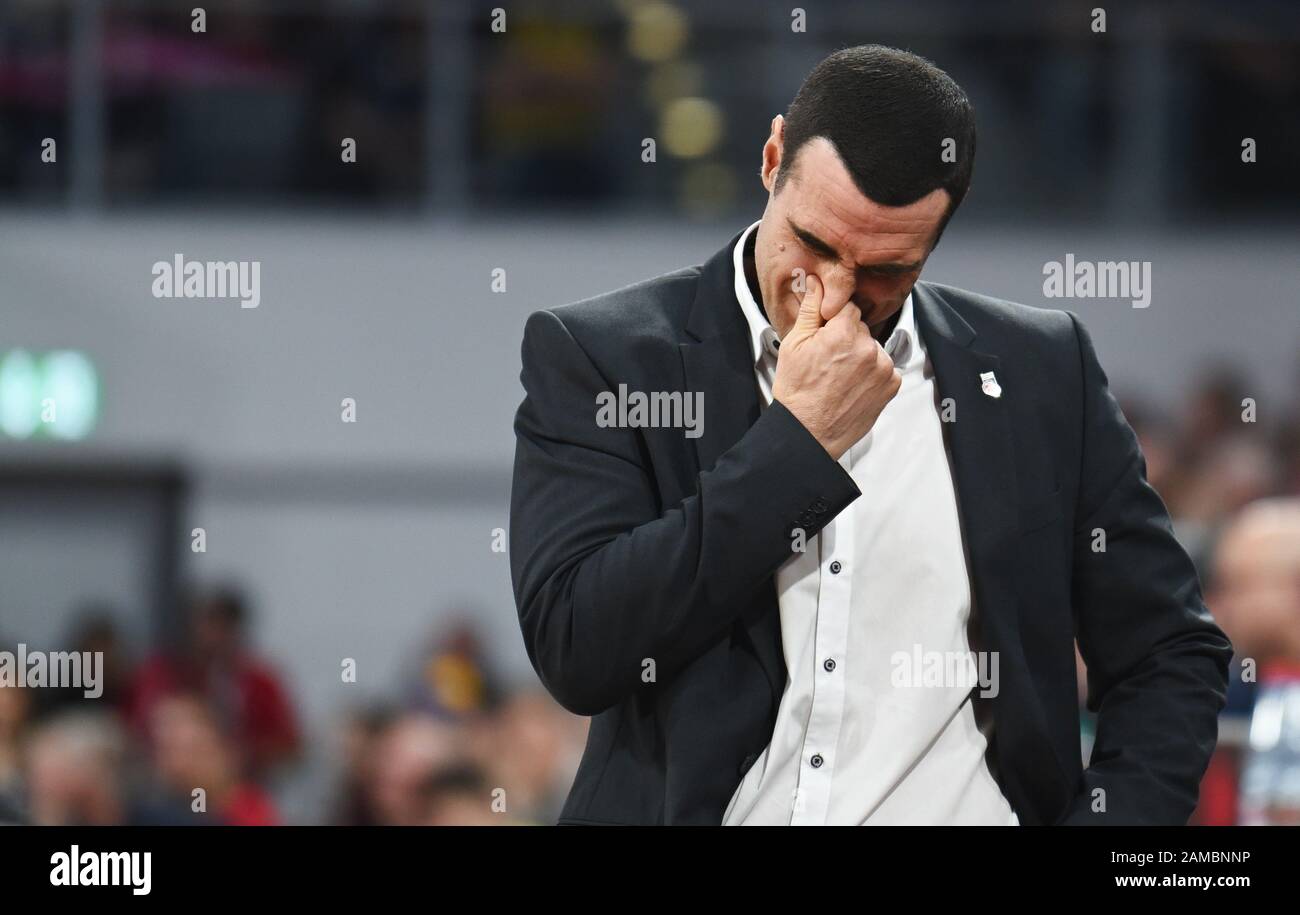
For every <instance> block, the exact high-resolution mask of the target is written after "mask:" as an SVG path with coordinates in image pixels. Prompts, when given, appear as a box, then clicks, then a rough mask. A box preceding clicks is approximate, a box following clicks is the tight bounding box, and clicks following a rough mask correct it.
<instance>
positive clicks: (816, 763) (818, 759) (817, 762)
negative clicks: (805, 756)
mask: <svg viewBox="0 0 1300 915" xmlns="http://www.w3.org/2000/svg"><path fill="white" fill-rule="evenodd" d="M825 761H826V760H824V759H822V755H821V754H820V753H814V754H813V757H812V759H810V760H808V762H810V763H812V767H813V768H814V769H820V768H821V767H822V763H823V762H825Z"/></svg>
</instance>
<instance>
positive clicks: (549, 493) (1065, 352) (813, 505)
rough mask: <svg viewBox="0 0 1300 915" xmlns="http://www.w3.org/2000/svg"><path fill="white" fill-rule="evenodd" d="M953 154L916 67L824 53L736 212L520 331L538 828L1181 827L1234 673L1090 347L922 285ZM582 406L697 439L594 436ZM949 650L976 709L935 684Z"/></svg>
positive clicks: (1005, 308) (520, 586)
mask: <svg viewBox="0 0 1300 915" xmlns="http://www.w3.org/2000/svg"><path fill="white" fill-rule="evenodd" d="M974 149H975V128H974V118H973V114H972V111H971V107H970V104H969V102H968V101H967V99H966V96H965V94H964V93H963V92H962V90H961V89H960V88H959V87H958V86H957V85H956V84H955V83H954V82H953V81H952V80H951V79H950V78H949V77H948V76H947V75H946V74H945V73H943V72H942V71H941V70H939V69H937V68H936V67H934V66H933V65H931V64H930V63H928V62H927V61H925V60H923V59H921V58H918V57H916V56H914V55H911V54H907V53H904V52H901V51H897V50H893V49H890V48H884V47H878V46H867V47H858V48H850V49H847V50H844V51H840V52H837V53H836V54H833V55H832V56H830V57H828V58H827V59H826V60H824V61H822V62H821V63H820V64H819V65H818V66H817V67H816V68H815V69H814V70H813V72H812V73H811V74H810V75H809V77H808V78H807V80H806V81H805V82H804V85H803V86H802V87H801V88H800V90H799V93H798V95H797V96H796V98H795V100H794V102H793V103H792V105H791V107H790V110H789V112H788V114H787V115H786V117H784V118H782V117H780V116H778V117H776V118H775V119H774V120H773V121H772V129H771V135H770V136H769V137H768V140H767V143H766V145H765V146H764V148H763V162H762V172H761V176H762V181H763V185H764V187H765V188H766V189H767V191H768V203H767V208H766V210H765V211H764V213H763V217H762V219H761V220H759V222H757V223H755V224H754V225H753V226H750V227H749V228H748V229H746V230H745V231H744V232H742V233H740V234H739V235H738V236H737V237H736V238H734V239H733V240H732V242H731V243H729V244H728V245H727V247H725V248H724V249H723V250H722V251H720V252H718V253H717V254H716V255H714V256H713V258H712V259H710V260H709V261H708V263H706V264H704V265H703V266H702V267H694V268H689V269H685V270H680V271H678V272H676V273H671V274H668V275H666V276H662V277H659V278H657V279H653V280H649V281H647V282H643V283H639V284H637V285H634V286H630V287H628V288H626V289H621V290H618V291H617V292H612V293H609V294H607V295H603V296H599V297H597V298H595V299H591V300H588V301H585V302H580V303H577V304H574V305H570V306H567V307H563V308H557V309H554V310H550V311H543V312H539V313H537V314H534V315H532V316H531V317H530V318H529V321H528V324H527V328H526V331H525V335H524V343H523V373H522V381H523V384H524V388H525V390H526V392H527V396H526V398H525V400H524V402H523V404H522V405H521V407H520V408H519V413H518V416H517V418H516V423H515V428H516V433H517V436H518V447H517V451H516V457H515V477H514V490H513V494H512V505H511V542H512V550H511V566H512V571H513V577H514V586H515V595H516V600H517V604H518V609H519V617H520V622H521V625H522V629H523V633H524V640H525V644H526V646H527V649H528V653H529V656H530V658H531V659H532V662H533V665H534V667H535V668H536V670H537V672H538V674H539V676H540V677H541V679H542V682H543V683H544V684H545V685H546V687H547V688H548V689H549V690H550V691H551V692H552V694H553V695H554V696H555V697H556V698H557V699H558V700H559V701H560V702H561V703H562V704H563V705H564V706H565V707H567V708H569V709H570V710H571V711H574V712H577V713H579V714H584V715H590V716H593V720H592V723H591V730H590V734H589V738H588V743H587V749H586V753H585V755H584V757H583V760H582V763H581V765H580V767H579V770H578V775H577V779H576V781H575V783H574V786H573V789H572V791H571V793H570V795H569V798H568V801H567V803H566V805H565V809H564V811H563V813H562V815H561V819H560V822H562V823H646V824H648V823H668V824H673V823H693V824H706V823H711V824H718V823H742V824H786V823H793V824H803V823H818V824H821V823H826V824H849V823H851V824H877V823H880V824H887V823H916V824H939V823H984V824H1003V823H1006V824H1010V823H1017V822H1018V823H1023V824H1040V823H1182V822H1185V821H1186V819H1187V817H1188V816H1189V815H1190V813H1191V811H1192V809H1193V807H1194V805H1195V803H1196V796H1197V783H1198V780H1199V779H1200V776H1201V774H1202V772H1203V770H1204V768H1205V765H1206V760H1207V759H1208V757H1209V754H1210V752H1211V751H1212V749H1213V747H1214V742H1215V737H1216V715H1217V712H1218V710H1219V708H1220V707H1221V705H1222V703H1223V699H1224V691H1225V682H1226V666H1227V663H1228V659H1229V657H1230V654H1231V648H1230V646H1229V644H1228V641H1227V640H1226V638H1225V637H1224V635H1223V633H1222V632H1220V630H1219V629H1218V628H1217V627H1216V626H1215V625H1214V623H1213V621H1212V620H1211V618H1210V616H1209V614H1208V613H1207V611H1206V610H1205V607H1204V605H1203V603H1202V601H1201V597H1200V592H1199V586H1198V583H1197V579H1196V574H1195V571H1194V570H1193V568H1192V565H1191V563H1190V561H1189V560H1188V558H1187V556H1186V554H1185V553H1184V552H1183V551H1182V549H1181V548H1180V547H1179V546H1178V545H1177V543H1176V541H1175V540H1174V537H1173V535H1172V531H1171V528H1170V524H1169V520H1168V517H1167V515H1166V512H1165V509H1164V505H1163V504H1162V503H1161V501H1160V499H1159V497H1158V496H1157V495H1156V493H1155V492H1154V491H1153V490H1152V489H1151V487H1150V486H1149V485H1148V484H1147V482H1146V480H1145V476H1144V474H1145V467H1144V463H1143V460H1142V455H1141V453H1140V451H1139V449H1138V447H1137V443H1136V440H1135V438H1134V436H1133V433H1132V432H1131V431H1130V429H1129V427H1128V425H1127V424H1126V422H1125V421H1124V418H1123V416H1122V414H1121V413H1120V410H1119V407H1118V406H1117V405H1116V402H1115V400H1114V399H1113V398H1112V397H1111V395H1110V393H1109V391H1108V389H1107V382H1106V376H1105V374H1104V373H1103V371H1102V369H1101V367H1100V365H1099V364H1098V362H1097V358H1096V356H1095V354H1094V352H1093V348H1092V343H1091V341H1090V339H1089V337H1088V334H1087V333H1086V331H1084V329H1083V328H1082V326H1081V325H1079V323H1078V321H1077V319H1076V318H1075V317H1074V316H1073V315H1072V314H1069V313H1064V312H1058V311H1046V310H1039V309H1032V308H1027V307H1023V306H1020V305H1014V304H1010V303H1007V302H1000V301H997V300H994V299H990V298H987V297H985V296H981V295H976V294H974V293H970V292H964V291H962V290H958V289H953V288H950V287H946V286H939V285H934V284H929V283H922V282H918V281H917V278H918V276H919V274H920V272H921V269H922V267H923V265H924V263H925V260H926V258H927V257H928V255H929V253H930V252H931V251H932V250H933V249H934V246H935V244H936V243H937V241H938V239H939V236H940V234H941V233H942V231H943V228H944V226H945V225H946V224H947V222H948V219H949V218H950V217H951V216H952V213H953V211H954V210H955V209H956V207H957V206H958V204H960V202H961V200H962V197H963V196H964V194H965V193H966V190H967V188H968V186H969V184H970V175H971V163H972V156H973V154H974ZM623 386H625V387H623ZM610 392H619V396H620V397H623V396H624V395H625V394H627V392H640V393H642V394H643V395H645V396H647V397H649V396H651V395H655V394H658V395H660V397H659V398H658V400H657V401H656V402H657V403H658V404H659V405H660V406H663V405H664V404H665V403H671V395H672V394H674V393H675V394H677V395H680V400H679V402H680V403H682V404H689V403H692V402H698V401H699V400H701V399H702V403H703V408H704V412H703V422H702V423H698V422H697V423H695V424H693V425H688V427H687V428H686V429H683V428H666V427H664V425H663V423H662V422H659V423H658V424H657V425H651V419H652V418H647V416H646V415H645V411H644V410H640V411H637V410H632V409H627V410H624V409H622V407H620V409H619V410H618V411H617V412H618V417H617V418H618V421H617V422H611V421H610V418H611V417H610V414H611V413H612V412H614V411H609V410H606V411H605V413H604V414H603V415H598V410H600V409H602V404H605V405H607V404H608V398H609V397H610V396H611V393H610ZM626 403H627V404H628V405H630V404H631V403H632V400H631V397H630V396H628V397H627V398H626ZM663 412H664V411H663V410H660V415H659V420H662V418H663V417H662V413H663ZM668 412H670V413H671V411H668ZM670 418H671V417H670ZM678 418H679V419H686V418H687V417H686V416H685V413H684V412H683V413H682V415H681V416H679V417H678ZM679 425H681V423H679ZM1103 541H1104V551H1098V550H1096V549H1095V547H1096V545H1097V544H1098V543H1099V542H1103ZM1076 635H1077V638H1078V642H1079V646H1080V650H1081V651H1082V654H1083V657H1084V659H1085V660H1086V662H1087V664H1088V671H1089V688H1090V696H1089V706H1090V708H1092V709H1093V710H1096V711H1099V713H1100V724H1099V727H1098V733H1097V738H1096V745H1095V749H1094V752H1093V754H1092V758H1091V765H1090V767H1089V768H1088V769H1087V771H1086V772H1084V771H1082V766H1081V763H1080V760H1079V756H1080V749H1079V721H1078V709H1077V705H1076V702H1075V669H1074V639H1075V636H1076ZM976 651H978V652H980V654H979V655H978V658H979V659H980V663H979V665H978V669H979V670H980V671H981V672H984V673H987V674H991V676H986V677H983V678H982V679H981V682H980V684H979V686H978V688H977V687H976V686H975V685H974V684H973V683H972V682H971V681H970V680H969V679H967V678H965V677H963V676H953V675H945V676H938V677H931V676H930V675H929V674H930V672H931V669H932V667H933V665H932V664H931V663H930V659H933V658H939V659H948V658H954V657H955V658H965V659H970V660H974V659H975V658H976V657H977V656H976V655H975V654H974V652H976ZM913 658H917V659H920V662H921V663H920V666H921V667H924V669H925V670H924V674H925V675H924V676H922V675H921V674H922V671H920V670H918V669H917V668H916V667H915V666H913V665H912V664H911V659H913Z"/></svg>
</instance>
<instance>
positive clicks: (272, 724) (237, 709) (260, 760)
mask: <svg viewBox="0 0 1300 915" xmlns="http://www.w3.org/2000/svg"><path fill="white" fill-rule="evenodd" d="M179 693H195V694H197V695H200V696H202V697H203V698H204V699H205V700H206V701H207V702H208V703H209V704H210V705H211V707H212V709H213V712H214V714H215V715H216V717H217V719H218V720H219V721H220V722H221V723H222V725H223V727H224V728H225V730H226V733H227V734H228V735H229V736H230V738H231V739H232V740H233V741H234V742H235V744H236V746H237V747H238V749H239V751H240V753H241V755H242V757H243V759H244V761H245V762H246V764H247V765H248V766H249V767H250V768H251V770H252V771H253V772H255V773H256V772H260V771H262V770H264V769H266V768H267V767H269V766H272V765H274V764H275V763H277V762H280V761H282V760H284V759H286V758H287V757H290V756H292V755H293V754H295V753H296V752H297V750H298V747H299V731H298V724H297V720H296V718H295V716H294V712H293V706H292V704H291V703H290V701H289V696H288V693H287V692H286V690H285V689H284V687H283V686H282V685H281V683H280V678H279V677H278V676H277V675H276V674H275V673H274V672H273V671H272V670H271V669H270V668H269V667H268V666H267V665H265V664H263V663H262V662H260V661H258V660H257V659H256V658H254V657H252V656H250V655H246V654H241V655H239V656H238V657H237V658H236V659H235V660H234V662H233V663H230V664H226V665H222V666H221V667H215V666H209V668H208V670H207V671H204V670H201V669H199V667H198V666H197V665H195V664H193V663H190V662H187V661H183V660H177V659H175V658H171V657H167V656H165V655H158V656H156V657H154V658H151V659H150V660H148V661H146V662H145V663H144V664H142V665H140V668H139V669H138V670H137V671H136V673H135V676H134V677H133V679H132V682H131V685H130V688H129V689H128V693H127V703H126V709H127V720H128V721H129V722H130V723H131V726H132V727H133V728H135V729H137V731H138V732H139V733H141V734H143V735H145V737H146V738H148V737H149V722H150V719H151V717H152V713H153V710H154V708H155V706H156V705H157V704H158V702H159V700H161V699H163V698H166V697H168V696H173V695H176V694H179Z"/></svg>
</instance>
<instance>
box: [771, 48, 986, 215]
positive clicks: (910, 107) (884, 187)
mask: <svg viewBox="0 0 1300 915" xmlns="http://www.w3.org/2000/svg"><path fill="white" fill-rule="evenodd" d="M814 137H825V138H826V139H827V140H829V141H830V143H831V145H832V146H834V147H835V151H836V152H837V153H838V154H839V157H840V159H841V160H842V161H843V162H844V165H845V168H847V169H848V172H849V175H850V176H852V178H853V183H854V184H856V185H857V187H858V190H860V191H862V193H863V194H865V195H866V196H867V197H868V198H869V199H871V200H873V201H875V202H876V203H879V204H882V205H884V206H906V205H907V204H909V203H915V202H916V201H918V200H920V199H921V198H922V197H924V196H925V195H926V194H929V193H931V192H932V191H934V190H935V189H936V188H943V189H944V190H946V191H947V192H948V195H949V197H950V198H951V199H950V201H949V204H948V212H947V213H946V214H944V218H943V222H942V223H940V225H939V234H942V233H943V229H944V226H946V225H947V224H948V220H949V219H950V218H952V214H953V213H954V212H955V211H956V210H957V206H958V204H960V203H961V201H962V199H963V198H964V197H965V196H966V191H967V189H969V188H970V181H971V169H972V167H973V166H974V163H975V112H974V109H972V108H971V104H970V99H968V98H967V97H966V93H965V92H963V91H962V88H961V87H960V86H958V85H957V83H956V82H954V81H953V79H952V77H950V76H949V75H948V74H947V73H944V72H943V71H942V70H940V69H939V68H938V67H936V66H935V65H934V64H932V63H930V61H928V60H926V59H925V58H924V57H920V56H918V55H916V54H912V53H909V52H907V51H900V50H898V49H897V48H887V47H885V46H884V45H876V44H868V45H860V46H858V47H854V48H844V49H843V50H841V51H836V52H835V53H834V54H832V55H830V56H829V57H827V58H826V59H825V60H823V61H822V62H821V63H819V64H818V65H817V66H816V67H814V68H813V71H812V72H811V73H809V74H808V78H807V79H805V80H804V82H803V85H802V86H800V87H799V92H798V94H796V95H795V97H794V101H793V102H791V103H790V110H789V111H788V112H786V115H785V142H784V149H783V152H782V159H781V166H780V169H779V170H778V171H777V175H776V185H775V188H774V190H775V192H776V193H780V191H781V188H782V186H783V185H784V184H785V180H786V178H787V177H789V175H790V174H791V172H792V171H793V170H794V166H795V160H796V157H797V155H798V153H799V150H800V149H802V148H803V146H804V145H805V144H806V143H807V142H808V141H809V140H812V139H813V138H814ZM948 139H951V140H953V141H954V142H955V144H956V149H955V156H954V157H953V158H954V159H955V161H952V162H945V161H944V157H943V156H942V152H943V148H944V146H943V144H944V141H945V140H948ZM935 240H936V241H937V240H938V236H937V235H936V238H935Z"/></svg>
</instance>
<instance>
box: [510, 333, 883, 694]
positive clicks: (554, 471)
mask: <svg viewBox="0 0 1300 915" xmlns="http://www.w3.org/2000/svg"><path fill="white" fill-rule="evenodd" d="M520 379H521V381H522V382H523V386H524V390H525V397H524V401H523V403H522V404H521V406H520V407H519V411H518V414H517V416H516V418H515V434H516V449H515V467H514V482H513V487H512V491H511V505H510V563H511V573H512V577H513V582H514V590H515V602H516V606H517V608H518V611H519V621H520V626H521V628H522V630H523V635H524V643H525V646H526V648H527V651H528V656H529V659H530V660H531V661H532V664H533V667H534V669H536V671H537V673H538V675H539V676H540V678H541V680H542V682H543V684H544V685H545V686H546V688H547V689H548V690H549V691H550V692H551V693H552V695H554V696H555V698H556V699H557V700H558V701H559V702H560V703H561V704H562V705H564V706H565V707H566V708H568V709H569V710H570V711H573V712H575V713H577V714H583V715H592V714H596V713H598V712H601V711H604V710H605V709H607V708H609V707H611V706H613V705H615V704H617V703H618V702H620V701H622V700H623V699H625V698H627V697H628V696H630V695H631V694H633V693H634V691H636V690H638V689H644V688H646V684H645V683H644V682H643V680H642V672H643V670H644V669H646V663H647V662H648V661H653V663H654V666H655V676H656V679H657V680H659V681H662V680H663V679H664V678H665V677H666V676H670V675H671V674H672V672H674V671H675V670H677V669H679V668H680V667H681V666H683V665H685V664H687V663H688V662H690V661H691V660H692V659H693V658H695V657H697V656H698V655H699V654H701V653H702V652H703V651H704V650H705V649H706V648H708V647H709V646H710V645H711V644H713V643H714V642H716V641H717V640H718V639H719V638H720V637H722V636H723V634H724V633H725V632H726V631H727V629H728V628H729V627H730V626H731V624H732V623H733V622H734V621H735V620H736V619H737V618H739V617H740V615H741V613H742V611H743V610H745V609H746V607H747V606H749V605H751V604H752V601H753V597H754V595H755V594H756V592H757V589H758V587H759V586H760V585H762V584H763V583H764V582H766V581H767V580H768V579H769V577H770V576H771V575H772V574H773V573H774V572H775V571H776V569H777V568H778V567H779V566H780V565H781V563H782V562H784V561H785V560H786V559H787V558H789V556H790V554H791V548H792V540H791V531H792V529H793V528H795V527H802V528H803V529H804V530H805V534H806V537H807V538H808V539H811V538H812V537H813V536H814V535H815V534H816V533H817V531H819V530H820V529H821V528H822V527H823V526H824V525H825V524H826V523H827V522H828V521H829V520H830V519H831V518H833V517H834V516H835V515H836V514H838V513H839V512H840V511H842V510H843V508H844V507H845V506H846V505H848V504H849V503H850V502H851V501H853V499H855V498H856V497H857V496H858V495H859V492H858V489H857V487H856V486H855V485H854V483H853V480H852V478H851V477H850V476H849V475H848V474H847V473H846V472H845V471H844V469H843V468H842V467H840V465H839V463H838V462H836V461H835V460H834V459H832V458H831V456H830V455H829V454H828V453H827V452H826V450H825V449H824V448H822V446H821V444H820V443H818V442H817V440H816V439H815V438H813V436H812V435H811V434H810V433H809V432H808V431H807V430H806V429H805V428H804V427H803V426H802V425H801V424H800V423H799V421H798V420H797V419H795V418H794V416H793V415H792V414H791V413H790V412H789V411H787V410H786V409H785V408H784V407H783V406H781V405H780V404H779V403H773V404H772V406H771V407H770V408H768V409H767V410H765V411H764V412H763V414H762V415H761V417H760V418H759V419H758V421H757V422H755V423H754V425H753V426H751V427H750V429H749V430H748V432H746V434H745V435H744V436H743V437H742V438H741V439H740V441H738V442H737V443H736V444H735V445H734V446H732V447H731V448H730V449H729V450H728V451H726V452H725V453H723V454H722V456H721V457H720V458H719V459H718V461H717V463H716V465H715V466H713V467H712V468H708V469H705V471H704V472H702V473H700V474H698V477H697V487H696V492H695V494H694V495H692V496H690V497H689V498H687V499H685V500H684V501H682V502H681V503H679V504H676V505H667V506H661V505H660V504H659V495H658V493H659V489H658V487H657V486H656V483H655V480H654V476H653V475H654V468H652V467H651V466H649V463H648V458H647V456H646V451H645V443H644V441H643V440H642V439H641V437H640V434H639V432H638V431H637V430H635V429H619V428H601V427H599V426H598V425H597V422H596V412H597V401H596V397H597V394H599V393H600V392H602V391H606V390H610V389H611V388H612V387H613V386H612V385H610V384H609V383H608V381H607V380H606V379H605V378H604V377H602V375H601V373H600V372H599V371H598V370H597V368H596V366H595V365H594V364H593V363H592V361H591V360H590V359H589V358H588V357H587V355H586V353H585V352H584V351H583V349H582V348H581V346H580V345H579V344H578V343H577V341H576V340H575V339H574V337H573V336H572V335H571V334H570V333H569V331H568V329H567V328H566V327H565V325H564V324H563V323H562V322H561V320H560V319H559V317H557V316H556V315H555V314H553V313H550V312H545V311H542V312H537V313H536V314H534V315H532V316H531V317H530V318H529V320H528V324H527V326H526V328H525V332H524V342H523V371H522V373H521V376H520ZM727 406H728V405H726V404H710V403H707V402H706V403H705V404H704V410H705V417H706V421H707V414H708V411H709V410H719V409H727ZM683 447H690V445H689V440H688V439H686V438H685V437H683Z"/></svg>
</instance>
